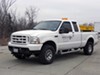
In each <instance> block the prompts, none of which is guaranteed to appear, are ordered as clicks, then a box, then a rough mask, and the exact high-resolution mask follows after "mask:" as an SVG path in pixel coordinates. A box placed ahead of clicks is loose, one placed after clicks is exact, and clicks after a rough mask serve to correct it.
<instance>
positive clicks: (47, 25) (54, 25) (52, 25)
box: [33, 21, 61, 31]
mask: <svg viewBox="0 0 100 75" xmlns="http://www.w3.org/2000/svg"><path fill="white" fill-rule="evenodd" d="M60 23H61V21H42V22H40V23H39V24H37V25H36V26H35V27H34V28H33V29H34V30H51V31H56V30H57V29H58V27H59V25H60Z"/></svg>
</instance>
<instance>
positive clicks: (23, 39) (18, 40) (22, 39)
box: [11, 35, 27, 44]
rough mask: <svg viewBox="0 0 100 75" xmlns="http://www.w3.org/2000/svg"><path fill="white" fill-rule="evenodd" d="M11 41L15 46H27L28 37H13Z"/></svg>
mask: <svg viewBox="0 0 100 75" xmlns="http://www.w3.org/2000/svg"><path fill="white" fill-rule="evenodd" d="M11 41H12V43H13V44H26V43H27V37H26V36H19V35H13V36H12V38H11Z"/></svg>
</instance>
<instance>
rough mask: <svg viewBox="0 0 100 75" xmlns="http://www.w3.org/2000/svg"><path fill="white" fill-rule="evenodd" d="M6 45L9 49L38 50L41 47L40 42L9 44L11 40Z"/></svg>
mask: <svg viewBox="0 0 100 75" xmlns="http://www.w3.org/2000/svg"><path fill="white" fill-rule="evenodd" d="M8 47H9V49H11V48H21V49H28V50H29V51H40V50H41V48H42V44H28V45H19V44H11V42H9V43H8Z"/></svg>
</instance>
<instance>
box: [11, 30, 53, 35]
mask: <svg viewBox="0 0 100 75" xmlns="http://www.w3.org/2000/svg"><path fill="white" fill-rule="evenodd" d="M49 33H53V31H50V30H24V31H17V32H14V33H13V34H12V35H28V36H38V35H44V34H49Z"/></svg>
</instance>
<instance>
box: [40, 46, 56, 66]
mask: <svg viewBox="0 0 100 75" xmlns="http://www.w3.org/2000/svg"><path fill="white" fill-rule="evenodd" d="M54 55H55V49H54V47H53V46H51V45H44V46H43V48H42V50H41V53H40V55H39V62H40V63H42V64H51V63H52V62H53V60H54Z"/></svg>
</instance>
